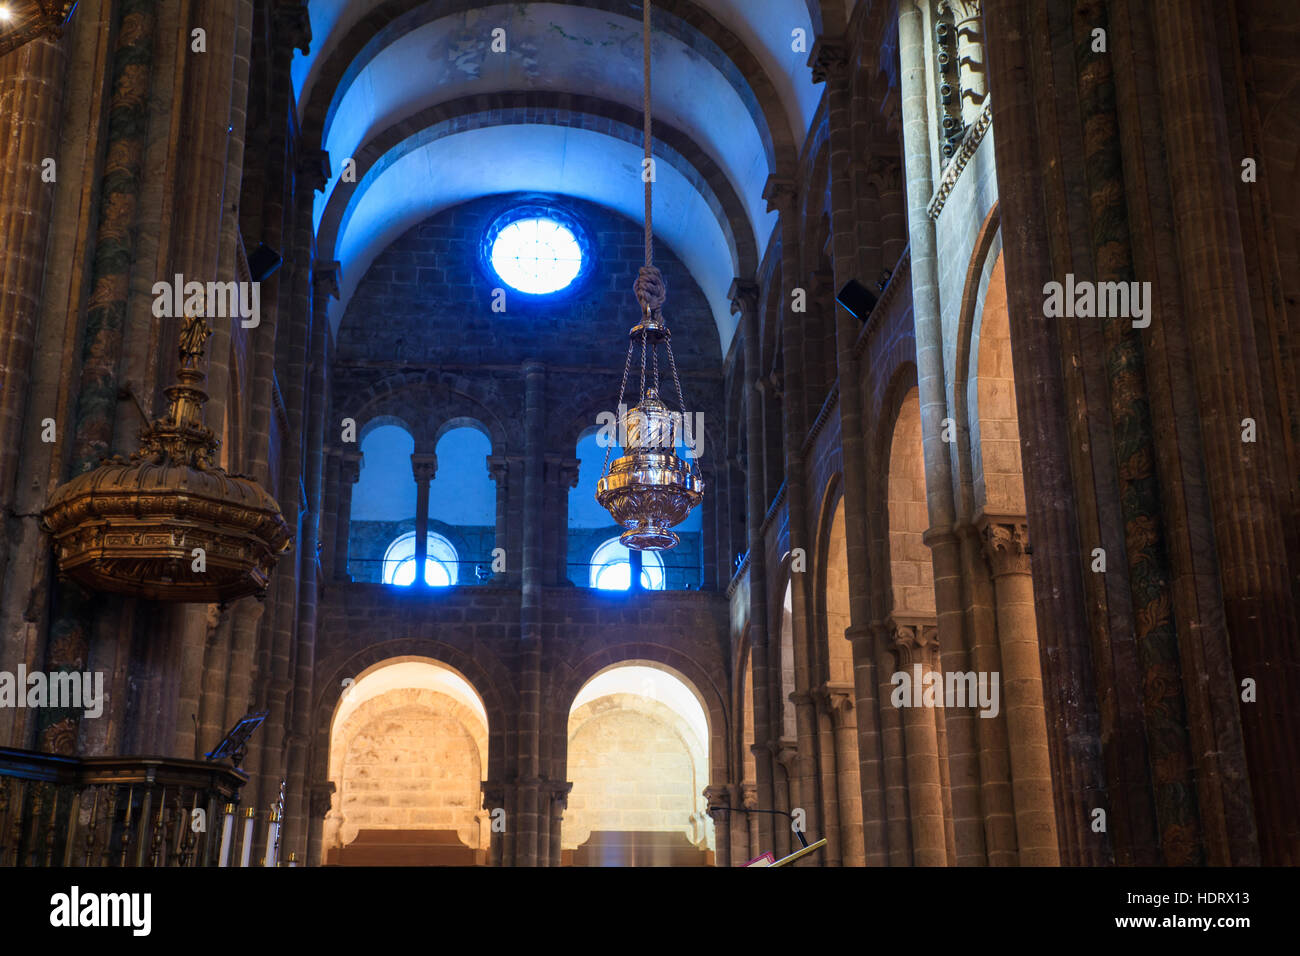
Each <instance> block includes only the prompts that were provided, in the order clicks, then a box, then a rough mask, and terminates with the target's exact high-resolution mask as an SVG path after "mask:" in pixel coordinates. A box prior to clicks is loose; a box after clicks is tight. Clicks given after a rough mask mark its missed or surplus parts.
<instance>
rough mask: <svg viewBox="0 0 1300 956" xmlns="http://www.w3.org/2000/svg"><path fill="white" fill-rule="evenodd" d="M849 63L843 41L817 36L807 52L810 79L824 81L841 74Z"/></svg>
mask: <svg viewBox="0 0 1300 956" xmlns="http://www.w3.org/2000/svg"><path fill="white" fill-rule="evenodd" d="M848 65H849V51H848V49H847V48H846V47H845V46H844V44H843V43H840V42H837V41H834V40H831V41H827V40H826V39H825V38H823V37H818V38H817V42H816V43H814V44H813V48H812V52H811V53H809V54H808V66H809V67H810V68H811V69H812V81H813V82H814V83H825V82H826V81H827V80H829V79H830V78H831V77H832V76H834V77H840V76H843V75H844V74H845V73H846V72H847V70H848Z"/></svg>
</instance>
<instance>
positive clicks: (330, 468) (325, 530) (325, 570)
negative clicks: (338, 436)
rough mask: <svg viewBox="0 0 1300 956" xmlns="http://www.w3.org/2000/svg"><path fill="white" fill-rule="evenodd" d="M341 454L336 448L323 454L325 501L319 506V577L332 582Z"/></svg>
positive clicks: (334, 571)
mask: <svg viewBox="0 0 1300 956" xmlns="http://www.w3.org/2000/svg"><path fill="white" fill-rule="evenodd" d="M342 466H343V453H342V452H340V451H339V450H338V449H337V448H329V449H327V450H326V452H325V501H324V502H323V503H322V504H321V534H320V540H321V546H322V547H321V576H322V578H323V580H325V581H332V580H333V579H334V576H335V573H336V567H337V566H336V565H335V563H334V562H335V559H336V558H337V556H338V531H339V476H340V474H341V473H342V470H343V467H342Z"/></svg>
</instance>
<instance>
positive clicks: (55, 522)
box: [43, 316, 292, 603]
mask: <svg viewBox="0 0 1300 956" xmlns="http://www.w3.org/2000/svg"><path fill="white" fill-rule="evenodd" d="M211 334H212V330H211V329H209V328H208V327H207V324H206V323H205V322H204V321H203V320H202V319H201V318H198V317H193V316H192V317H190V318H188V319H187V320H186V323H185V327H184V329H183V331H182V332H181V342H180V355H181V367H180V371H179V373H178V375H177V380H178V384H176V385H173V386H171V387H170V388H168V389H167V390H166V395H167V398H168V400H169V405H168V411H167V415H166V416H165V417H164V418H162V419H159V420H158V421H155V422H153V423H152V424H151V425H147V426H146V427H145V428H144V429H142V430H141V433H140V449H139V450H138V451H136V452H135V453H134V454H133V455H132V456H131V457H130V458H129V459H127V458H123V457H122V456H120V455H118V456H114V457H113V458H109V459H105V460H104V461H103V462H102V463H101V464H100V465H99V467H98V468H95V469H94V470H92V471H88V472H86V473H84V474H81V475H78V476H76V477H75V478H73V479H72V480H70V481H68V482H67V483H66V484H63V485H61V486H59V487H58V488H57V489H56V490H55V492H54V494H53V495H52V496H51V497H50V502H49V504H48V505H47V506H46V508H45V511H44V512H43V517H44V522H43V526H44V528H45V530H46V531H47V532H48V533H49V534H51V535H52V536H53V538H54V551H55V557H56V558H57V560H58V566H59V574H60V576H61V577H66V578H71V579H73V580H75V581H77V582H79V583H80V584H82V585H84V586H86V587H88V588H90V589H91V590H95V591H110V592H114V593H118V594H129V595H133V596H136V597H143V598H147V599H150V600H156V601H176V602H200V603H208V602H225V601H231V600H234V599H236V598H240V597H243V596H245V595H249V594H255V595H257V596H259V597H261V596H264V595H265V594H266V588H267V583H268V581H269V579H270V574H271V571H272V569H273V568H274V567H275V564H276V562H277V561H278V560H279V558H280V555H282V554H283V553H284V552H286V551H288V550H289V549H290V547H291V546H292V544H291V540H290V532H289V526H288V525H287V524H286V523H285V520H284V516H283V515H282V514H281V513H280V506H279V505H278V504H277V503H276V501H275V499H274V498H272V497H271V496H270V495H269V494H267V492H266V491H265V490H264V489H263V488H262V487H261V485H259V484H258V483H257V482H256V481H254V480H253V479H251V478H247V477H245V476H242V475H230V474H227V473H226V471H225V470H224V469H222V468H220V467H218V466H217V465H215V464H213V461H212V457H213V455H214V454H215V452H216V450H217V446H218V442H217V440H216V437H215V435H214V434H213V432H212V430H211V429H209V428H206V427H204V425H203V422H202V409H203V404H204V403H205V402H206V401H207V399H208V396H207V395H206V394H205V393H204V392H203V391H202V390H201V389H200V388H199V385H201V384H202V382H203V379H204V374H203V372H201V371H200V370H199V367H198V365H199V360H200V359H201V358H202V356H203V343H204V340H205V339H206V338H207V337H208V336H209V335H211Z"/></svg>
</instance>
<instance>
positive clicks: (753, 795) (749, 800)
mask: <svg viewBox="0 0 1300 956" xmlns="http://www.w3.org/2000/svg"><path fill="white" fill-rule="evenodd" d="M740 805H741V806H742V807H744V808H745V809H746V810H756V809H758V784H756V783H746V784H742V785H741V787H740Z"/></svg>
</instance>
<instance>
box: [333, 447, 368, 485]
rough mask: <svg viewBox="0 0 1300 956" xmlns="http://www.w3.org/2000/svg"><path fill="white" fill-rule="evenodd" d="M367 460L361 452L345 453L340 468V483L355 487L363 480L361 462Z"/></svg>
mask: <svg viewBox="0 0 1300 956" xmlns="http://www.w3.org/2000/svg"><path fill="white" fill-rule="evenodd" d="M364 458H365V456H364V455H362V454H361V452H359V451H345V452H343V455H342V459H343V463H342V465H340V467H339V481H340V482H342V483H343V484H348V485H355V484H356V483H357V482H358V481H360V480H361V462H362V461H363V459H364Z"/></svg>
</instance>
